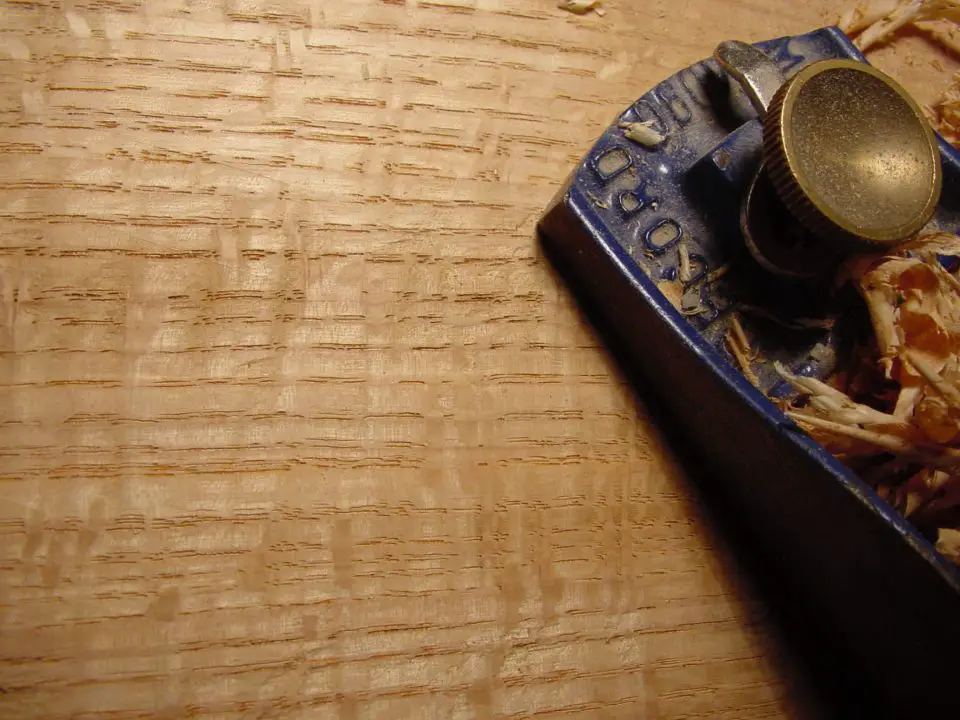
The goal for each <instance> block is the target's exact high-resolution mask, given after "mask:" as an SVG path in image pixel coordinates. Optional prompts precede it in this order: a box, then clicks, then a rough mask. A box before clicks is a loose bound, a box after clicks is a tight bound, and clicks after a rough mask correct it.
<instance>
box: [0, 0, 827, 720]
mask: <svg viewBox="0 0 960 720" xmlns="http://www.w3.org/2000/svg"><path fill="white" fill-rule="evenodd" d="M604 5H605V7H606V10H607V12H606V14H605V15H604V16H603V17H599V16H597V15H595V14H590V15H586V16H583V17H578V16H572V15H570V14H568V13H564V12H563V11H561V10H558V9H557V8H556V7H555V3H554V2H552V1H551V0H542V1H536V0H459V1H456V0H451V1H450V2H428V1H426V0H421V1H420V2H416V1H411V0H407V2H401V1H398V0H395V1H393V2H390V1H387V0H383V1H375V0H349V1H348V0H343V1H341V2H320V0H314V1H313V2H293V1H292V0H158V1H156V2H146V1H143V2H140V1H136V0H99V1H98V0H74V1H70V0H63V1H62V2H60V1H58V0H37V1H36V2H30V1H26V0H21V1H17V0H8V1H7V2H3V3H2V4H0V15H2V23H0V27H2V30H0V158H2V159H0V220H2V222H0V458H2V459H0V481H2V482H0V633H2V635H0V715H2V716H3V717H5V718H43V719H50V720H52V719H54V718H57V719H61V718H63V719H65V718H92V717H97V718H106V719H109V720H120V719H127V718H147V717H156V718H179V717H211V718H214V717H215V718H235V719H237V720H240V719H241V718H242V719H243V720H254V719H256V718H275V717H284V718H337V719H339V720H364V719H370V718H391V720H392V719H394V718H428V717H438V718H439V717H443V718H464V719H467V718H478V719H483V720H486V719H487V718H521V717H538V718H554V717H556V718H601V717H602V718H628V717H629V718H636V717H644V718H696V717H714V718H716V717H729V718H742V719H744V720H750V719H754V718H782V717H792V716H796V715H795V713H796V708H797V707H798V706H799V705H800V704H801V703H800V700H799V699H797V698H796V697H793V696H792V694H791V692H790V690H789V679H788V678H787V677H785V676H784V673H783V671H782V670H781V669H778V666H777V663H775V662H774V660H773V659H772V658H773V655H774V654H775V653H774V650H773V649H772V648H771V647H770V642H769V640H768V632H767V625H766V620H765V613H764V611H763V610H762V609H761V608H760V607H758V606H757V604H756V603H755V601H753V600H752V599H751V598H750V597H749V596H748V593H745V592H744V591H742V590H741V589H740V587H739V583H738V580H737V578H736V577H735V573H734V571H733V570H732V566H731V565H730V563H729V562H728V561H727V560H726V559H725V558H724V554H723V552H724V551H723V549H722V548H720V547H718V546H717V541H716V539H715V538H713V537H711V535H710V534H709V532H708V531H707V530H705V529H704V526H703V523H702V522H701V515H700V512H701V511H700V510H699V508H698V506H697V504H696V501H695V499H694V497H693V495H692V493H691V491H690V488H689V485H688V483H687V481H686V480H685V478H684V477H683V475H682V473H681V472H680V471H679V470H678V469H677V467H676V465H675V463H674V460H673V459H672V458H671V456H670V454H669V451H668V449H667V448H666V447H665V446H664V444H663V443H662V442H661V441H660V440H659V439H658V436H657V434H656V430H655V428H654V426H653V424H652V422H651V420H650V419H649V418H648V417H647V415H646V414H645V412H644V411H643V410H642V409H641V408H638V407H637V405H636V403H635V401H634V400H633V398H632V396H631V394H630V392H629V390H628V388H627V387H626V386H625V384H624V382H623V380H622V379H621V378H620V377H619V376H618V374H617V373H616V371H615V370H614V368H613V367H612V365H611V363H610V361H609V360H608V359H607V356H606V355H605V353H604V351H603V350H602V349H601V348H600V347H599V346H598V342H597V340H596V338H595V337H594V335H593V334H592V332H591V331H590V330H589V329H588V328H587V326H586V325H585V324H584V321H583V320H582V318H581V317H580V315H579V314H578V312H577V310H576V308H575V306H574V304H573V302H572V300H571V299H570V297H569V296H568V294H567V291H566V289H565V288H564V286H563V285H562V284H561V283H560V282H559V281H558V280H557V279H556V278H555V277H554V275H553V273H552V272H551V271H550V270H549V267H548V265H547V264H546V262H545V261H544V260H543V259H542V258H541V256H540V255H539V252H538V250H537V247H536V243H535V240H534V237H533V227H534V223H535V221H536V218H537V215H538V213H539V212H540V211H541V210H542V209H543V207H544V206H545V205H546V203H547V202H548V201H549V199H550V197H551V196H552V195H553V193H554V191H555V190H556V188H557V186H558V184H559V183H560V182H561V181H562V180H563V178H564V177H565V175H566V174H567V173H568V172H569V171H570V170H571V169H572V167H573V166H574V165H575V163H576V162H577V161H578V159H579V158H580V156H581V154H582V153H583V152H585V151H586V149H587V148H588V147H589V146H590V144H591V142H592V140H593V139H594V137H595V136H596V135H597V134H598V133H599V132H600V131H601V130H602V129H603V127H604V126H605V125H606V124H607V123H608V122H609V121H610V120H611V118H612V117H613V116H614V115H615V113H616V112H618V110H619V109H620V108H621V107H622V106H624V105H626V104H628V103H629V102H630V101H632V100H633V99H634V98H635V97H636V96H638V95H639V94H640V93H641V92H642V91H643V90H644V89H645V88H647V87H648V86H649V85H651V84H652V83H654V82H656V81H657V80H659V79H661V78H662V77H665V76H666V75H668V74H669V73H671V72H674V71H675V70H677V69H679V68H680V67H682V66H684V65H686V64H688V63H690V62H693V61H695V60H697V59H699V58H701V57H703V56H705V55H707V54H709V53H710V52H711V50H712V47H713V46H714V45H715V44H716V43H717V42H718V41H720V40H722V39H726V38H729V37H738V38H740V39H744V40H758V39H762V38H766V37H772V36H776V35H780V34H787V33H796V32H801V31H804V30H806V29H809V28H812V27H816V26H819V25H822V24H824V23H825V21H827V20H828V19H829V18H830V17H831V13H835V12H836V11H837V9H838V3H834V2H825V1H824V2H813V3H806V4H803V5H800V4H793V3H780V4H773V3H770V4H764V3H759V4H758V3H752V2H745V1H742V0H741V1H738V2H731V3H726V4H720V3H712V2H709V0H679V1H678V2H674V3H669V2H643V3H639V2H636V3H634V2H627V0H609V1H608V2H606V3H604ZM678 18H684V20H682V21H678Z"/></svg>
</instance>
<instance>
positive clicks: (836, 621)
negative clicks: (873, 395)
mask: <svg viewBox="0 0 960 720" xmlns="http://www.w3.org/2000/svg"><path fill="white" fill-rule="evenodd" d="M958 183H960V156H958V154H957V153H956V152H955V151H954V150H953V148H951V147H950V146H949V145H948V144H947V143H946V142H944V141H943V139H942V138H940V137H939V135H937V134H936V133H935V132H933V131H932V130H931V129H930V127H929V125H928V124H927V123H926V121H925V120H924V119H923V116H922V114H921V112H920V109H919V107H918V106H917V104H916V103H915V102H914V101H913V100H912V99H911V98H910V97H909V95H908V94H907V93H906V92H905V91H904V90H903V89H902V88H901V87H900V86H899V85H897V84H896V83H895V82H894V81H893V80H892V79H891V78H889V77H887V76H886V75H884V74H883V73H881V72H880V71H878V70H876V69H875V68H873V67H872V66H871V65H870V64H869V63H867V61H866V60H865V58H864V57H863V56H862V55H861V54H860V53H859V51H858V50H857V49H856V48H855V47H854V46H853V45H852V43H851V42H850V41H849V40H848V39H847V37H846V36H845V35H844V34H843V33H842V32H841V31H840V30H839V29H837V28H835V27H828V28H823V29H820V30H817V31H815V32H811V33H809V34H806V35H799V36H796V37H786V38H778V39H774V40H770V41H767V42H760V43H757V44H755V45H747V44H745V43H741V42H735V41H730V42H724V43H721V44H720V45H719V46H718V47H717V49H716V52H715V54H714V56H713V57H712V58H710V59H706V60H704V61H702V62H698V63H696V64H694V65H691V66H690V67H687V68H685V69H683V70H681V71H680V72H678V73H676V74H675V75H673V76H672V77H669V78H667V79H666V80H664V81H663V82H661V83H659V84H658V85H657V86H656V87H654V88H653V89H651V90H650V91H649V92H647V93H646V94H644V95H643V96H641V97H640V98H639V99H638V100H637V101H636V102H635V103H633V104H632V105H631V106H630V107H628V108H627V109H626V110H624V111H623V113H621V114H620V116H619V117H617V118H616V120H615V122H613V123H612V124H611V125H610V127H609V128H608V129H607V130H606V131H605V132H604V133H603V134H602V136H601V137H600V138H599V139H598V140H597V142H596V143H595V144H594V146H593V147H592V148H591V149H590V151H589V152H588V153H587V154H586V156H585V157H584V158H583V160H582V162H581V163H580V165H579V166H578V167H577V168H576V169H575V170H574V171H573V172H572V174H571V175H570V177H569V179H568V181H567V182H566V184H565V185H564V187H563V188H562V189H561V191H560V192H559V193H558V194H557V196H556V197H555V198H554V200H553V201H552V202H551V204H550V206H549V207H548V209H547V210H546V212H545V213H544V215H543V217H542V218H541V220H540V222H539V224H538V233H539V235H540V238H541V242H542V245H543V247H544V250H545V253H546V254H547V256H548V257H549V258H550V259H551V261H552V262H553V263H554V265H555V266H556V267H557V269H558V270H559V272H560V274H561V276H562V277H563V278H564V279H565V280H566V281H567V283H568V284H569V285H570V286H571V288H572V289H573V290H574V291H575V293H576V295H577V296H578V298H579V299H580V300H581V302H582V304H583V306H584V308H585V309H586V310H587V311H588V315H589V317H590V318H591V319H592V320H593V321H594V322H595V323H596V324H597V325H599V326H600V329H601V331H602V334H603V336H604V337H606V338H608V339H609V340H610V341H611V346H615V349H616V352H617V354H618V355H619V359H620V360H621V362H623V364H624V365H625V366H626V367H627V368H628V369H629V370H630V371H631V372H632V371H635V374H636V375H637V376H638V377H639V382H638V389H639V391H640V393H641V395H642V396H643V397H644V398H648V399H651V400H653V401H654V403H655V406H656V407H658V408H661V409H662V410H663V412H664V413H665V414H666V415H667V416H668V419H669V420H670V421H671V423H672V425H673V426H675V427H677V428H679V429H680V432H681V435H682V437H683V438H684V446H685V447H687V448H690V454H691V456H692V457H693V458H695V461H696V462H697V463H698V464H700V465H702V466H703V467H704V468H706V472H705V473H703V480H702V482H709V483H711V484H712V485H715V486H716V487H717V488H719V489H720V490H721V491H722V493H723V494H724V495H725V497H727V498H728V499H729V502H730V504H732V505H734V506H735V507H736V508H737V512H738V517H739V521H740V522H742V524H743V525H744V526H746V527H747V528H749V531H750V532H751V534H752V536H753V537H755V538H757V547H760V548H761V549H762V552H763V553H764V554H765V555H766V556H767V557H769V558H773V559H774V562H773V566H775V567H776V568H778V570H777V573H778V582H780V581H782V582H783V583H784V584H785V585H786V586H787V587H789V588H790V591H791V592H792V593H794V594H795V596H796V597H797V598H798V602H801V603H802V604H804V605H805V607H806V608H807V609H808V610H809V611H810V614H811V615H812V616H815V617H816V618H817V622H818V623H819V624H820V625H821V626H822V629H825V631H826V632H827V633H828V634H830V635H832V636H834V637H835V638H836V640H837V642H838V643H839V645H840V646H841V647H843V648H844V651H843V652H844V653H845V655H844V657H845V658H846V661H845V662H846V667H856V668H857V672H858V673H859V672H860V671H862V673H863V676H864V677H869V682H870V687H873V688H879V690H878V692H879V693H880V694H881V695H883V696H884V699H883V703H884V704H886V705H887V706H888V707H891V708H900V707H909V708H910V713H911V716H913V717H933V716H935V715H936V714H937V713H943V712H944V711H951V712H952V711H953V710H955V706H954V704H953V700H952V697H951V690H950V688H951V687H952V685H951V683H952V679H951V677H950V672H948V669H949V668H951V667H955V666H956V663H955V660H954V661H951V654H953V653H956V652H957V649H958V648H960V574H958V572H957V569H956V567H955V566H954V565H953V564H952V563H950V562H949V561H947V560H946V559H945V558H944V557H942V556H941V555H940V554H939V553H937V551H936V550H935V549H934V547H933V546H932V545H931V544H930V543H929V542H928V541H927V540H926V539H925V538H924V537H923V536H922V535H920V534H919V533H918V532H917V531H916V530H915V529H914V528H913V526H911V525H910V523H908V522H907V521H906V520H905V519H904V518H903V517H902V516H901V515H900V514H898V513H897V512H896V511H895V510H894V509H893V508H892V507H891V506H890V505H888V504H887V503H886V502H885V501H884V500H882V499H881V498H880V497H879V496H878V495H877V494H876V493H875V492H874V491H873V490H872V489H871V488H870V486H869V485H867V484H866V483H864V482H863V481H862V480H860V479H859V478H858V477H856V476H855V475H854V474H853V473H851V472H850V471H849V470H848V469H847V468H846V467H845V466H844V465H842V464H841V463H840V462H838V461H837V460H836V459H835V458H834V457H833V456H832V455H831V454H830V453H829V452H827V451H826V450H825V448H823V447H822V446H821V445H819V444H818V443H817V442H815V441H814V440H813V439H811V438H810V437H809V436H808V435H807V434H806V433H804V432H803V431H802V430H801V429H800V428H799V427H798V426H797V425H796V424H795V423H794V422H793V421H791V420H790V419H789V418H788V417H787V416H786V415H785V414H784V413H783V412H782V411H781V409H780V405H779V400H781V399H785V398H788V397H789V396H790V393H791V392H792V390H791V387H790V386H789V385H788V384H787V383H785V382H784V381H783V379H782V378H781V376H780V375H779V374H778V373H777V372H776V371H775V368H776V366H777V365H779V366H782V367H788V368H790V370H791V372H792V373H795V374H797V375H807V376H812V377H817V378H826V377H828V376H829V375H830V374H831V373H832V372H833V371H834V370H835V368H836V363H837V357H838V355H839V354H840V353H841V351H842V349H843V345H844V343H845V342H847V341H848V339H849V336H850V334H851V333H855V332H857V330H856V327H857V326H858V325H859V326H862V324H863V320H864V318H863V317H862V312H863V310H862V308H861V310H860V311H858V310H857V309H856V307H854V306H853V305H852V304H851V303H850V298H849V297H845V296H844V294H843V293H838V292H835V291H834V287H833V283H832V280H831V277H832V271H833V270H835V269H836V268H837V267H838V264H839V263H840V262H841V261H842V260H843V259H844V258H845V257H848V256H849V255H850V254H852V253H857V252H872V251H876V250H883V249H884V248H890V247H893V246H895V245H896V244H897V243H899V242H901V241H902V240H904V239H905V238H907V237H910V236H912V235H914V234H916V233H917V232H918V231H920V230H921V229H923V228H927V229H930V228H939V229H942V230H944V231H947V232H956V231H957V229H958V228H960V188H958ZM733 308H739V309H740V314H741V315H743V316H744V317H747V316H750V315H756V316H757V317H760V318H762V319H763V322H759V321H758V323H757V324H756V326H755V327H754V328H753V329H754V332H753V333H752V335H753V338H754V343H756V344H758V345H759V346H760V350H761V351H762V352H760V353H759V355H760V357H759V358H746V359H744V358H742V357H741V358H737V357H736V356H735V353H733V352H731V348H730V347H729V343H727V342H726V341H725V339H726V338H728V337H729V335H730V333H731V331H732V330H736V329H737V328H735V327H733V325H732V324H733V323H734V322H735V320H734V314H733V313H732V309H733ZM858 312H860V313H861V314H860V315H858ZM881 629H882V631H881ZM938 687H939V688H942V690H931V688H938ZM911 703H912V704H911ZM917 703H919V705H918V704H917Z"/></svg>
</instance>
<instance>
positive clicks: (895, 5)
mask: <svg viewBox="0 0 960 720" xmlns="http://www.w3.org/2000/svg"><path fill="white" fill-rule="evenodd" d="M837 25H838V26H839V27H840V29H841V30H843V32H845V33H846V34H847V35H849V36H850V37H851V38H854V44H855V45H856V46H857V47H858V48H860V50H863V51H866V50H868V49H870V48H872V47H874V46H876V45H878V44H880V43H884V42H888V41H890V40H892V39H893V38H894V37H895V35H896V33H897V32H898V31H899V30H901V29H903V28H905V27H908V26H910V27H915V28H917V29H919V30H921V31H923V32H925V33H927V34H928V35H929V36H930V37H931V38H933V39H934V40H935V41H936V42H938V43H940V44H941V45H943V46H944V47H945V48H947V49H948V50H950V51H952V52H954V53H958V54H960V0H869V1H868V2H861V3H859V4H858V5H857V6H856V7H854V8H851V9H850V10H848V11H847V12H846V13H844V15H843V17H842V18H840V20H839V21H838V22H837ZM924 110H925V112H926V114H927V117H928V119H929V120H930V122H931V124H932V125H933V127H934V129H936V130H937V132H939V133H940V134H941V135H943V137H944V139H945V140H946V141H947V142H949V143H951V144H952V145H954V146H957V147H960V73H958V74H957V75H954V77H953V80H952V82H951V84H950V86H949V87H948V88H947V89H946V90H945V91H944V93H943V96H942V97H941V98H940V99H939V100H938V101H937V102H936V103H934V105H933V107H930V108H924Z"/></svg>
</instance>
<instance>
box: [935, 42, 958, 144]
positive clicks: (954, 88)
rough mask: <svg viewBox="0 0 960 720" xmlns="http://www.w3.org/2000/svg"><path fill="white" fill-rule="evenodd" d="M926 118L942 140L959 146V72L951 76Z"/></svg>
mask: <svg viewBox="0 0 960 720" xmlns="http://www.w3.org/2000/svg"><path fill="white" fill-rule="evenodd" d="M958 52H960V49H958ZM928 119H929V120H930V123H931V124H932V125H933V129H934V130H936V131H937V132H938V133H940V134H941V135H942V136H943V139H944V140H946V141H947V142H948V143H950V144H951V145H953V146H954V147H960V73H957V74H956V75H954V76H953V80H952V81H951V83H950V85H949V86H948V87H947V89H946V90H944V91H943V95H941V96H940V99H939V100H938V101H937V102H936V103H934V105H933V107H932V108H930V109H929V112H928Z"/></svg>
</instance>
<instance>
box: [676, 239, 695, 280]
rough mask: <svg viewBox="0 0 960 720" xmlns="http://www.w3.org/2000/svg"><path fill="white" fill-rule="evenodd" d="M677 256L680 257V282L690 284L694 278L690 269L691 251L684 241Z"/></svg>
mask: <svg viewBox="0 0 960 720" xmlns="http://www.w3.org/2000/svg"><path fill="white" fill-rule="evenodd" d="M677 254H678V255H679V257H680V269H679V270H678V276H679V278H680V282H682V283H688V282H690V279H691V278H692V277H693V272H692V270H691V268H690V249H689V248H688V247H687V243H685V242H684V241H683V240H681V241H680V245H679V246H678V248H677Z"/></svg>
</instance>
